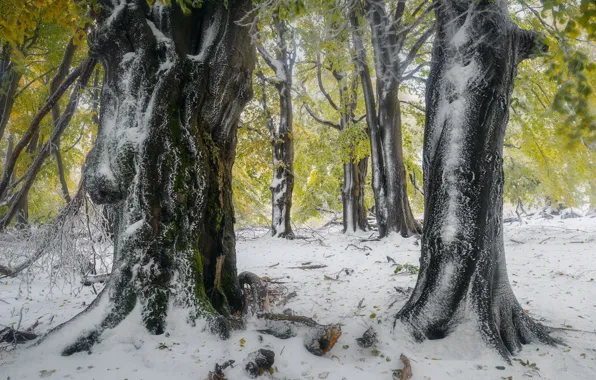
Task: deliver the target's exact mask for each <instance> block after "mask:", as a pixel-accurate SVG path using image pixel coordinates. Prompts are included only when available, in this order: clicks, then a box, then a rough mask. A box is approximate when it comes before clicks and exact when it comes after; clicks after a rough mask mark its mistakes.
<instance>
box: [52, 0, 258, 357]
mask: <svg viewBox="0 0 596 380" xmlns="http://www.w3.org/2000/svg"><path fill="white" fill-rule="evenodd" d="M250 9H251V1H250V0H228V2H227V5H224V4H223V2H215V1H205V2H203V4H202V6H201V7H199V8H190V9H188V10H187V11H186V12H184V11H183V10H182V9H181V7H180V6H179V5H178V2H176V1H172V5H171V6H165V5H162V4H161V3H160V2H155V3H154V5H153V6H150V5H148V3H147V1H145V0H134V1H126V0H120V1H119V2H113V1H108V0H105V1H101V11H100V13H99V15H98V20H97V29H96V30H95V31H94V32H93V33H92V35H91V36H90V41H89V46H90V51H91V54H92V55H93V56H96V57H97V58H98V59H99V60H100V62H101V63H102V64H103V66H104V70H105V77H104V84H103V89H102V93H101V113H100V125H99V129H98V136H97V141H96V143H95V146H94V149H93V152H92V154H91V156H90V157H89V162H88V165H87V166H86V169H85V180H86V184H87V191H88V192H89V194H90V196H91V197H92V199H93V201H94V202H97V203H102V204H110V205H112V206H113V208H114V210H116V211H115V212H116V214H117V218H116V219H117V222H116V227H115V231H114V246H115V252H114V264H113V270H112V275H111V278H110V280H109V282H108V284H107V285H106V289H105V290H104V291H103V292H102V293H101V295H100V296H99V297H98V299H97V300H96V301H95V302H94V303H93V304H92V305H91V306H90V309H93V308H94V307H96V306H98V305H101V308H100V309H103V310H104V311H103V313H104V314H103V317H102V318H101V319H99V322H95V324H94V325H90V326H86V325H85V329H86V331H85V332H84V333H83V334H82V335H80V336H79V338H78V339H77V340H76V341H75V342H74V343H73V344H72V345H70V346H68V347H66V348H65V349H64V351H63V354H65V355H68V354H72V353H74V352H78V351H83V350H88V349H89V348H90V347H91V345H92V344H94V343H95V342H96V341H97V340H98V339H99V338H100V336H101V334H102V332H103V331H104V330H105V329H110V328H113V327H115V326H116V325H118V324H119V323H120V322H121V321H122V320H124V318H126V316H127V315H128V314H130V313H131V311H133V310H134V309H136V308H138V309H139V310H140V314H141V316H142V321H143V324H144V326H145V327H146V328H147V330H148V331H149V332H151V333H153V334H161V333H163V332H164V331H165V329H166V327H167V326H166V317H167V314H168V311H169V310H171V309H172V308H177V309H178V310H180V309H183V310H185V312H187V313H188V314H187V315H188V321H189V323H194V321H195V320H196V319H197V318H206V319H207V320H208V321H210V324H209V325H210V326H211V328H212V330H213V331H214V332H215V333H217V334H219V335H221V336H222V337H226V336H227V335H228V334H229V328H230V320H231V319H232V316H233V315H234V313H235V312H236V311H239V310H241V307H242V305H241V303H242V302H241V297H242V293H241V290H240V287H239V285H238V281H237V278H236V252H235V236H234V230H233V226H234V212H233V206H232V188H231V171H232V165H233V163H234V155H235V148H236V130H237V122H238V119H239V116H240V113H241V111H242V109H243V107H244V105H245V104H246V103H247V102H248V101H249V100H250V98H251V97H252V82H251V74H252V70H253V67H254V62H255V53H254V48H253V47H252V44H251V40H250V35H249V33H248V31H247V30H246V28H245V27H242V26H240V25H238V23H237V22H238V21H239V20H240V19H242V18H243V17H245V16H246V14H247V12H248V11H249V10H250ZM96 308H99V307H96ZM89 312H91V311H89ZM178 312H179V311H178ZM85 313H87V312H83V313H81V315H79V316H77V317H75V318H83V316H84V314H85Z"/></svg>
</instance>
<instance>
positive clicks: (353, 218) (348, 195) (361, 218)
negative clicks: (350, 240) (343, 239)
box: [342, 157, 368, 233]
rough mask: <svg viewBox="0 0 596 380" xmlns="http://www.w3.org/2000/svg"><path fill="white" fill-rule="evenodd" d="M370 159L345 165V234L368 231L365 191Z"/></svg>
mask: <svg viewBox="0 0 596 380" xmlns="http://www.w3.org/2000/svg"><path fill="white" fill-rule="evenodd" d="M367 171H368V157H365V158H362V159H360V160H357V161H355V160H350V161H349V162H346V163H344V186H343V189H342V204H343V227H344V233H345V232H348V233H353V232H356V231H366V230H368V221H367V219H366V206H365V204H364V190H365V187H366V173H367Z"/></svg>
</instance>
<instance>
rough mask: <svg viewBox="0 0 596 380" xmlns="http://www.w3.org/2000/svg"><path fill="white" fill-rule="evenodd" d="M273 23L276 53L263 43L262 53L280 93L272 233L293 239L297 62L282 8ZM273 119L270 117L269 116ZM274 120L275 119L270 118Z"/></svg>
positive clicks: (274, 137) (274, 133) (275, 125)
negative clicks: (294, 99)
mask: <svg viewBox="0 0 596 380" xmlns="http://www.w3.org/2000/svg"><path fill="white" fill-rule="evenodd" d="M273 23H274V26H275V31H276V33H277V35H276V36H275V40H276V46H275V50H276V54H275V57H273V55H271V54H270V53H269V52H268V51H267V50H266V49H265V48H264V47H263V45H262V44H261V43H260V42H257V48H258V50H259V53H260V54H261V56H262V57H263V59H264V60H265V62H266V63H267V65H268V66H269V67H270V68H271V69H272V70H273V72H274V73H275V77H274V78H273V79H272V81H273V83H274V85H275V88H276V89H277V93H278V95H279V120H278V123H273V124H271V123H270V128H269V129H270V133H271V145H272V153H273V157H272V159H273V160H272V161H273V180H272V181H271V186H270V189H271V208H272V210H271V234H272V235H273V236H277V237H280V238H287V239H293V238H294V232H293V231H292V225H291V218H290V216H291V211H292V192H293V191H294V169H293V166H294V140H293V136H292V124H293V118H294V115H293V112H294V111H293V108H292V93H291V91H292V74H293V70H294V63H295V61H296V51H295V48H294V49H293V50H292V49H291V48H290V47H289V46H288V39H289V38H290V37H289V36H288V33H289V31H288V26H287V24H286V22H285V21H284V20H281V19H280V16H279V8H278V9H277V10H275V11H274V12H273ZM269 119H270V118H269ZM270 120H271V119H270Z"/></svg>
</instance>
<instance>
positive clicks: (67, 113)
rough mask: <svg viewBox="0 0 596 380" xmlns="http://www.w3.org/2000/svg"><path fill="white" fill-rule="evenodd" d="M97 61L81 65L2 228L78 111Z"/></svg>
mask: <svg viewBox="0 0 596 380" xmlns="http://www.w3.org/2000/svg"><path fill="white" fill-rule="evenodd" d="M96 62H97V61H96V60H95V59H94V58H87V59H86V60H85V61H84V62H83V63H82V64H81V65H80V66H79V67H81V68H82V69H81V77H80V78H79V81H78V82H77V84H76V86H75V87H74V89H73V90H72V93H71V95H70V100H69V101H68V105H67V106H66V109H65V110H64V113H63V114H62V116H61V117H60V120H59V121H58V124H57V125H56V126H55V128H54V129H53V131H52V134H51V136H50V139H49V140H48V141H47V142H46V143H45V144H44V146H43V147H42V148H41V149H40V151H39V154H38V155H37V157H35V161H33V164H32V165H31V168H32V170H31V174H30V175H29V176H28V178H27V180H26V181H25V183H24V184H23V186H22V187H21V189H20V190H19V192H18V193H17V194H16V195H15V196H14V197H13V198H12V199H11V202H10V203H11V205H10V207H9V209H8V212H7V213H6V214H5V215H4V217H3V218H2V220H0V230H3V229H5V228H6V226H8V224H9V223H10V221H11V220H12V218H13V217H14V216H15V214H16V213H17V210H18V205H19V203H20V201H22V200H23V199H24V198H25V196H26V195H27V193H28V192H29V189H30V188H31V186H32V185H33V182H34V181H35V178H36V177H37V174H38V173H39V170H40V169H41V166H42V164H43V162H44V161H45V159H46V158H47V157H48V156H49V154H50V151H51V147H52V145H54V144H55V143H56V141H57V140H58V139H59V138H60V136H61V135H62V133H63V132H64V130H65V129H66V127H67V126H68V123H69V122H70V119H71V118H72V116H73V115H74V113H75V111H76V108H77V105H78V102H79V98H80V96H81V90H82V89H83V88H85V87H86V86H87V82H88V81H89V77H90V76H91V73H92V72H93V68H94V67H95V64H96ZM65 84H66V82H65ZM54 95H56V93H54ZM54 95H52V97H54ZM47 104H48V103H46V105H47ZM44 108H45V106H44ZM29 129H30V130H31V128H29ZM27 132H29V131H27ZM19 143H20V142H19ZM15 151H16V148H15ZM14 157H15V156H14V153H13V158H14ZM13 167H14V163H13Z"/></svg>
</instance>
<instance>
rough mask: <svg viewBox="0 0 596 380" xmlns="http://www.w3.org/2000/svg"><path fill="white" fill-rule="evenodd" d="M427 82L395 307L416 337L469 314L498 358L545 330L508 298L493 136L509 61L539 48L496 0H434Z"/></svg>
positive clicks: (497, 141) (499, 140) (498, 142)
mask: <svg viewBox="0 0 596 380" xmlns="http://www.w3.org/2000/svg"><path fill="white" fill-rule="evenodd" d="M435 12H436V20H437V31H436V33H437V34H436V37H435V41H434V47H433V52H432V66H431V72H430V76H429V78H428V82H427V90H426V91H427V93H426V110H427V114H426V128H425V136H424V187H425V194H426V199H425V203H426V204H425V218H424V220H425V226H424V234H423V237H422V256H421V261H420V263H421V265H420V275H419V278H418V282H417V284H416V288H415V289H414V292H413V294H412V296H411V298H410V299H409V301H408V302H407V303H406V305H405V306H404V307H403V309H402V310H401V311H400V312H399V314H398V315H397V318H398V319H401V320H402V321H403V322H404V323H406V325H409V326H410V327H411V329H412V331H413V332H414V335H415V336H416V337H417V338H419V339H425V338H428V339H440V338H443V337H444V336H446V335H448V334H449V333H450V332H452V331H453V330H454V329H455V328H456V327H457V325H458V324H460V323H461V322H463V321H465V320H468V321H470V320H471V321H473V322H474V323H477V326H478V329H479V331H480V332H481V334H482V335H483V336H484V338H485V340H486V342H487V343H488V344H489V345H490V346H492V347H495V348H496V349H497V350H498V351H499V352H500V354H501V355H502V356H503V357H505V358H508V357H509V355H510V354H511V353H514V352H516V351H518V350H520V349H521V344H526V343H528V342H531V341H540V342H545V343H549V344H553V343H555V342H556V341H555V339H553V338H551V337H550V336H549V335H548V331H547V330H546V328H544V327H543V326H542V325H540V324H538V323H537V322H535V321H534V320H532V318H530V316H528V315H527V314H526V313H525V312H524V310H523V309H522V307H521V306H520V304H519V303H518V301H517V299H516V298H515V295H514V294H513V290H512V288H511V285H510V284H509V279H508V277H507V269H506V262H505V252H504V244H503V222H502V214H503V138H504V134H505V128H506V126H507V121H508V115H509V104H510V96H511V93H512V91H513V84H514V78H515V75H516V70H517V66H518V65H519V63H520V62H521V61H522V60H524V59H526V58H530V57H532V56H533V55H536V54H539V53H540V52H544V51H546V49H547V47H546V46H545V45H544V44H543V43H541V42H540V39H539V37H538V36H537V35H536V33H534V32H530V31H526V30H522V29H520V28H518V27H517V26H516V25H515V24H514V23H513V22H512V21H511V19H510V16H509V13H508V10H507V3H506V1H505V0H497V1H494V0H481V1H477V0H467V1H461V0H458V1H455V0H438V1H436V6H435Z"/></svg>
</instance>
